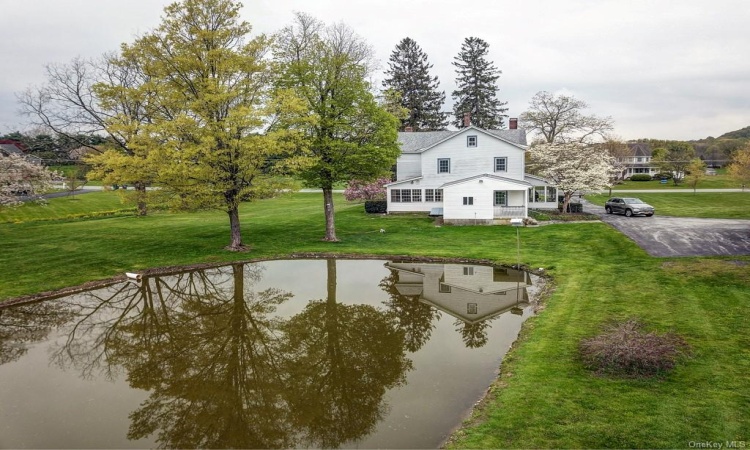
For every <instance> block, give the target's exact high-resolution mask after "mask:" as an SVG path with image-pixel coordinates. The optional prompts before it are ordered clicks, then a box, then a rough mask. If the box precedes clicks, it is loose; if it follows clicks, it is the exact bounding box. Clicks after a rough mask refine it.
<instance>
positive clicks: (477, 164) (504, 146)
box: [386, 119, 557, 224]
mask: <svg viewBox="0 0 750 450" xmlns="http://www.w3.org/2000/svg"><path fill="white" fill-rule="evenodd" d="M516 123H517V122H516V121H515V120H514V119H511V120H510V129H508V130H484V129H481V128H478V127H475V126H471V125H470V126H468V127H466V128H462V129H461V130H458V131H424V132H408V131H407V132H402V133H399V142H400V144H401V156H399V158H398V161H397V163H396V181H394V182H392V183H389V184H387V185H386V188H387V190H388V193H387V200H388V213H389V214H390V213H399V212H425V213H427V212H429V213H430V214H431V215H442V216H443V220H444V222H445V223H452V224H499V223H507V222H508V221H509V220H510V219H511V218H525V217H528V210H529V208H540V209H555V208H557V188H555V187H554V186H552V185H550V184H549V183H547V182H546V181H545V180H543V179H541V178H539V177H535V176H531V175H528V174H526V173H525V154H526V132H525V131H524V130H522V129H518V128H517V126H516Z"/></svg>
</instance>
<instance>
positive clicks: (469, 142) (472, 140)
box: [466, 136, 477, 147]
mask: <svg viewBox="0 0 750 450" xmlns="http://www.w3.org/2000/svg"><path fill="white" fill-rule="evenodd" d="M466 146H467V147H476V146H477V137H476V136H466Z"/></svg>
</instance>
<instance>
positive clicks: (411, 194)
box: [391, 189, 422, 203]
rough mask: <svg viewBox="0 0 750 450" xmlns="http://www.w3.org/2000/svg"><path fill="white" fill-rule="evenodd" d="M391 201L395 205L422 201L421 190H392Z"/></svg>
mask: <svg viewBox="0 0 750 450" xmlns="http://www.w3.org/2000/svg"><path fill="white" fill-rule="evenodd" d="M391 201H392V202H394V203H411V202H421V201H422V190H421V189H392V190H391Z"/></svg>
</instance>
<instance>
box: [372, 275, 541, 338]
mask: <svg viewBox="0 0 750 450" xmlns="http://www.w3.org/2000/svg"><path fill="white" fill-rule="evenodd" d="M385 266H386V267H387V268H389V269H391V270H392V271H395V272H396V273H397V274H398V281H397V283H396V289H397V290H398V292H399V293H400V294H401V295H404V296H406V297H412V298H414V297H418V298H419V300H420V301H422V302H424V303H427V304H429V305H431V306H433V307H435V308H437V309H438V310H440V311H443V312H445V313H447V314H450V315H451V316H453V317H455V318H457V319H459V320H461V321H462V322H464V323H465V324H467V325H475V324H478V323H480V322H483V321H486V320H488V319H492V318H494V317H497V316H499V315H501V314H503V313H506V312H509V311H510V312H511V313H514V314H519V315H522V314H523V308H525V307H526V306H528V305H529V296H528V292H527V290H526V287H527V286H530V285H531V278H530V276H529V274H528V273H527V272H524V271H520V270H515V269H512V268H506V267H492V266H477V265H470V264H434V263H432V264H429V263H410V262H387V263H386V264H385Z"/></svg>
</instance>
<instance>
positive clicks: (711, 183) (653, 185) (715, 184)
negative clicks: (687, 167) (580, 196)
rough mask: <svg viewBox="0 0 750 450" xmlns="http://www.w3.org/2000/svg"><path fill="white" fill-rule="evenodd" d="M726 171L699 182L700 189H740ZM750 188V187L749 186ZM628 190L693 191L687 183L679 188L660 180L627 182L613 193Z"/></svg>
mask: <svg viewBox="0 0 750 450" xmlns="http://www.w3.org/2000/svg"><path fill="white" fill-rule="evenodd" d="M722 172H726V171H721V172H719V174H718V175H712V176H706V177H705V178H703V179H702V180H701V181H700V182H698V186H697V187H698V189H740V188H741V187H742V184H741V183H740V182H738V181H736V180H734V179H732V178H731V177H730V176H729V175H726V174H725V173H722ZM748 188H750V186H748ZM628 189H665V190H674V189H692V186H689V185H688V184H687V183H686V182H684V181H683V182H682V183H680V184H678V185H677V186H675V185H674V182H673V181H672V180H668V181H667V183H666V184H661V182H660V181H659V180H651V181H630V180H626V181H624V182H623V183H622V184H618V185H616V186H614V187H613V188H612V190H613V191H621V190H628Z"/></svg>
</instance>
